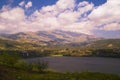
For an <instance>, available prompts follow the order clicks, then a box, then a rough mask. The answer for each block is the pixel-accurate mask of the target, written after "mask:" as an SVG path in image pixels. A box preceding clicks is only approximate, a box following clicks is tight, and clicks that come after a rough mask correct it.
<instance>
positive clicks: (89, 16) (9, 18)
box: [0, 0, 120, 38]
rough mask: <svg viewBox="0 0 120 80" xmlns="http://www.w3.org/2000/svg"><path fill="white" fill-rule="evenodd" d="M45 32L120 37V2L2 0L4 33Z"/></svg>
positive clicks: (0, 30)
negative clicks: (53, 31) (59, 31)
mask: <svg viewBox="0 0 120 80" xmlns="http://www.w3.org/2000/svg"><path fill="white" fill-rule="evenodd" d="M44 30H47V31H51V30H64V31H72V32H79V33H85V34H92V35H96V36H101V37H107V38H111V37H113V38H120V1H118V0H0V33H16V32H25V31H44Z"/></svg>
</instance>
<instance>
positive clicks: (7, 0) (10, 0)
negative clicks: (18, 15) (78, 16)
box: [0, 0, 107, 15]
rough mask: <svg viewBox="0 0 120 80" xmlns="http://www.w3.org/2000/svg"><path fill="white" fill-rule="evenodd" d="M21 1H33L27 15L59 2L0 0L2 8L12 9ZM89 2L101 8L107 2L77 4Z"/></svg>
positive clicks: (90, 0) (94, 1)
mask: <svg viewBox="0 0 120 80" xmlns="http://www.w3.org/2000/svg"><path fill="white" fill-rule="evenodd" d="M21 1H25V3H27V2H29V1H31V2H32V7H31V8H30V9H29V10H27V11H26V15H30V14H32V13H33V12H34V11H35V10H37V9H40V8H42V7H43V6H47V5H53V4H55V3H56V2H57V1H58V0H0V8H2V7H3V6H4V5H10V6H11V7H16V6H18V5H19V3H20V2H21ZM82 1H87V2H89V3H93V4H94V5H95V6H100V5H102V4H104V3H105V2H106V1H107V0H97V1H96V0H76V4H78V3H80V2H82Z"/></svg>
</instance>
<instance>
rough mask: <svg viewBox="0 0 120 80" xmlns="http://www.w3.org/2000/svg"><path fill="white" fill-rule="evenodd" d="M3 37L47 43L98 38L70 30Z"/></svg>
mask: <svg viewBox="0 0 120 80" xmlns="http://www.w3.org/2000/svg"><path fill="white" fill-rule="evenodd" d="M0 37H1V38H5V39H11V40H15V41H18V42H25V43H26V42H27V43H31V42H32V43H37V44H41V45H43V46H45V45H51V44H52V45H58V44H66V43H81V42H89V41H94V40H96V39H98V38H97V37H96V36H94V35H87V34H83V33H75V32H69V31H60V30H55V31H38V32H20V33H15V34H1V35H0Z"/></svg>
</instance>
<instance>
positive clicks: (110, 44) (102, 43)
mask: <svg viewBox="0 0 120 80" xmlns="http://www.w3.org/2000/svg"><path fill="white" fill-rule="evenodd" d="M87 47H90V48H120V39H101V40H97V41H92V42H90V43H88V44H87Z"/></svg>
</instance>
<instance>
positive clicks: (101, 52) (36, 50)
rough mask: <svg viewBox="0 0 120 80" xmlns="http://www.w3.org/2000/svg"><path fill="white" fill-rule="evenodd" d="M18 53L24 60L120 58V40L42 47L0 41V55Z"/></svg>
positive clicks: (33, 44)
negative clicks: (53, 57) (52, 57)
mask: <svg viewBox="0 0 120 80" xmlns="http://www.w3.org/2000/svg"><path fill="white" fill-rule="evenodd" d="M5 52H7V53H8V52H9V53H18V55H20V56H21V57H23V58H31V57H41V56H54V55H61V56H99V57H117V58H120V39H106V40H98V41H92V42H90V43H89V42H86V43H81V44H80V43H72V44H63V45H54V46H53V45H48V46H41V45H40V43H27V42H26V43H22V42H17V41H12V40H3V39H0V53H5Z"/></svg>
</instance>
